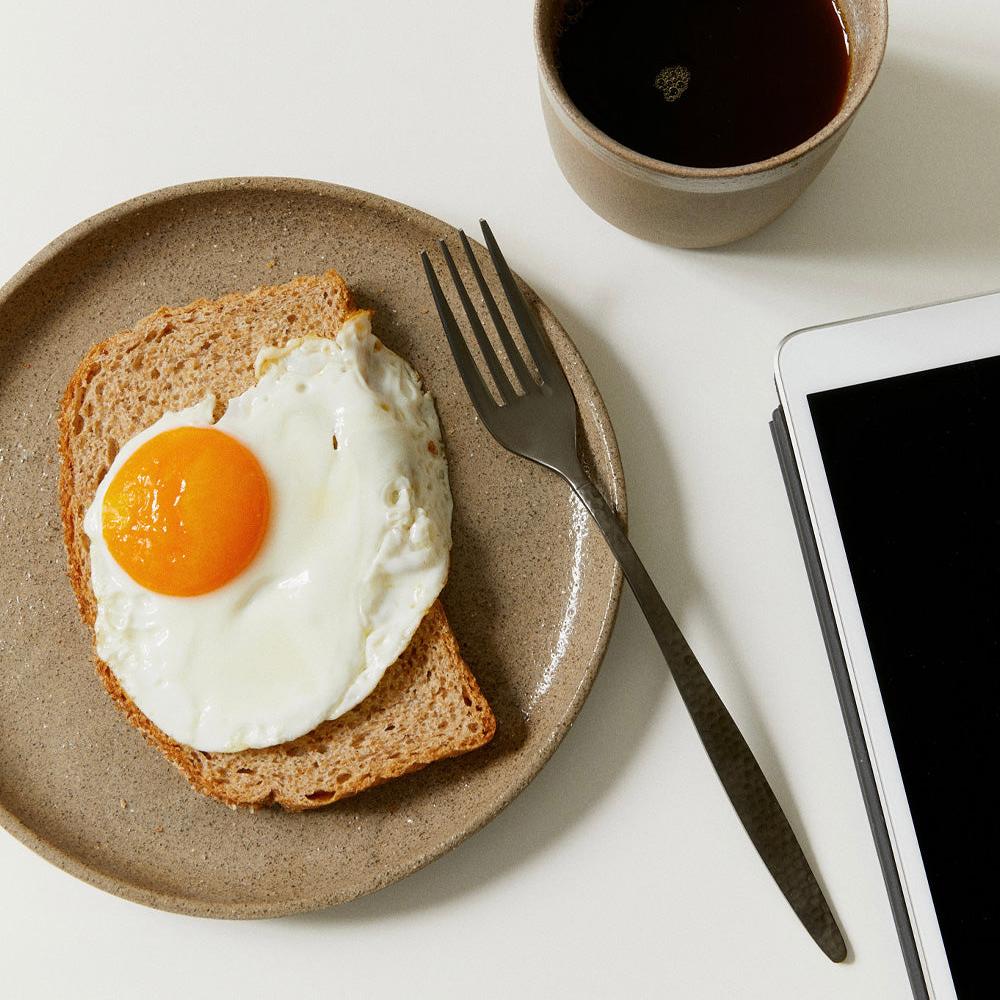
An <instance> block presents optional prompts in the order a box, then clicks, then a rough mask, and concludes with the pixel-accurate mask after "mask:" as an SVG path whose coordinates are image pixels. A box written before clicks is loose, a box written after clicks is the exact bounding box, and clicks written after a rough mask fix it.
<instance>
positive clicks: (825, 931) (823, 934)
mask: <svg viewBox="0 0 1000 1000" xmlns="http://www.w3.org/2000/svg"><path fill="white" fill-rule="evenodd" d="M480 225H481V226H482V229H483V236H484V237H485V240H486V248H487V250H488V252H489V256H490V258H491V260H492V262H493V267H494V269H495V271H496V275H497V278H498V279H499V281H500V285H501V287H502V289H503V293H504V296H505V297H506V300H507V305H508V306H509V308H510V311H511V313H512V315H513V317H514V320H515V322H516V324H517V327H518V329H519V330H520V333H521V337H522V339H523V341H524V345H525V347H526V348H527V351H528V356H527V357H526V356H525V355H524V354H523V353H522V351H521V349H520V348H519V347H518V345H517V344H516V343H515V341H514V337H513V336H512V334H511V332H510V329H509V328H508V326H507V324H506V322H505V320H504V318H503V316H502V314H501V312H500V309H499V307H498V306H497V302H496V299H495V298H494V297H493V294H492V292H491V291H490V288H489V285H488V284H487V282H486V279H485V278H484V276H483V272H482V270H481V269H480V267H479V263H478V261H477V259H476V255H475V253H474V252H473V249H472V246H471V244H470V243H469V240H468V238H467V237H466V235H465V233H464V232H463V231H462V230H459V233H458V236H459V239H460V241H461V244H462V248H463V249H464V251H465V256H466V258H467V259H468V263H469V268H470V270H471V272H472V275H473V277H474V278H475V282H476V285H477V286H478V288H479V293H480V296H481V297H482V301H483V303H484V304H485V306H486V311H487V312H488V313H489V315H490V319H491V320H492V323H493V326H494V328H495V330H496V333H497V337H498V338H499V341H500V345H501V347H502V348H503V352H504V355H505V356H506V360H507V363H508V365H509V368H510V371H511V373H512V374H513V376H514V379H513V381H512V380H511V378H510V377H509V376H508V374H507V371H506V370H505V368H504V365H503V363H502V362H501V360H500V357H499V356H498V354H497V352H496V350H495V349H494V347H493V344H492V342H491V340H490V338H489V336H488V335H487V333H486V329H485V327H484V325H483V321H482V320H481V319H480V316H479V314H478V312H477V310H476V307H475V306H474V305H473V302H472V299H471V297H470V295H469V292H468V290H467V288H466V286H465V283H464V282H463V280H462V277H461V275H460V274H459V272H458V268H457V266H456V265H455V261H454V258H453V257H452V255H451V251H450V250H449V249H448V245H447V243H446V242H445V241H444V240H439V241H438V245H439V246H440V248H441V254H442V256H443V258H444V262H445V265H446V266H447V269H448V272H449V274H450V276H451V280H452V283H453V284H454V286H455V291H456V293H457V294H458V298H459V301H460V302H461V305H462V308H463V310H464V312H465V315H466V317H467V319H468V322H469V326H470V328H471V330H472V334H473V337H474V339H475V342H476V344H477V345H478V348H479V352H480V354H481V355H482V358H483V361H484V362H485V365H486V369H487V371H488V372H489V375H490V378H491V379H492V382H493V385H494V387H495V390H496V392H497V394H498V395H499V397H500V402H497V401H496V399H495V398H494V395H493V393H492V392H491V391H490V388H489V386H488V385H487V382H486V380H485V379H484V377H483V375H482V374H481V372H480V369H479V367H478V366H477V364H476V362H475V360H474V359H473V355H472V352H471V351H470V349H469V345H468V344H467V343H466V339H465V336H464V334H463V332H462V329H461V327H460V326H459V324H458V322H457V321H456V319H455V316H454V313H453V312H452V310H451V307H450V305H449V304H448V300H447V298H446V297H445V294H444V291H443V290H442V288H441V284H440V282H439V281H438V277H437V274H436V272H435V270H434V267H433V265H432V264H431V261H430V258H429V257H428V255H427V251H426V250H424V251H421V254H420V258H421V260H422V262H423V266H424V271H425V273H426V275H427V281H428V284H429V285H430V289H431V294H432V296H433V298H434V304H435V306H436V307H437V312H438V316H439V317H440V319H441V325H442V326H443V327H444V332H445V335H446V337H447V338H448V344H449V346H450V348H451V353H452V355H453V356H454V359H455V364H456V365H457V367H458V371H459V374H460V375H461V377H462V381H463V382H464V383H465V388H466V389H467V390H468V393H469V397H470V399H471V400H472V404H473V406H474V407H475V410H476V412H477V413H478V414H479V418H480V420H482V422H483V424H484V425H485V426H486V429H487V430H488V431H489V432H490V433H491V434H492V435H493V437H494V438H496V440H497V441H498V442H499V443H500V444H501V445H503V447H504V448H506V449H507V450H508V451H512V452H514V454H516V455H520V456H522V457H523V458H527V459H530V460H531V461H533V462H537V463H538V464H539V465H543V466H545V467H546V468H549V469H551V470H552V471H553V472H556V473H558V474H559V475H560V476H562V478H563V479H565V480H566V482H567V483H568V484H569V486H570V488H571V489H572V490H573V492H574V493H575V494H576V496H577V497H578V498H579V499H580V501H581V502H582V503H583V505H584V506H585V507H586V508H587V510H588V511H589V512H590V514H591V516H592V517H593V519H594V521H595V523H596V524H597V526H598V527H599V528H600V529H601V531H602V533H603V534H604V537H605V539H606V540H607V543H608V545H609V546H610V548H611V551H612V552H613V553H614V555H615V558H616V559H617V560H618V563H619V565H620V566H621V568H622V571H623V573H624V574H625V578H626V580H628V582H629V585H630V586H631V588H632V591H633V593H634V594H635V597H636V600H637V601H638V603H639V607H640V608H641V609H642V612H643V614H644V615H645V616H646V620H647V621H648V622H649V626H650V628H651V629H652V630H653V634H654V635H655V637H656V641H657V643H658V644H659V646H660V650H661V651H662V653H663V656H664V659H665V660H666V661H667V666H668V667H669V668H670V670H671V673H672V674H673V677H674V680H675V681H676V684H677V689H678V691H679V692H680V695H681V699H682V700H683V702H684V704H685V706H686V707H687V710H688V712H689V713H690V715H691V718H692V720H693V722H694V725H695V729H696V730H697V732H698V736H699V737H700V739H701V742H702V744H703V745H704V747H705V750H706V751H707V753H708V756H709V759H710V760H711V762H712V765H713V766H714V768H715V771H716V773H717V774H718V776H719V779H720V781H721V782H722V786H723V788H724V789H725V791H726V794H727V795H728V796H729V799H730V801H731V802H732V804H733V807H734V808H735V810H736V814H737V816H739V818H740V821H741V822H742V824H743V826H744V828H745V829H746V832H747V834H748V835H749V837H750V840H751V841H752V842H753V844H754V846H755V847H756V849H757V851H758V853H759V854H760V856H761V858H762V860H763V861H764V864H765V865H766V866H767V869H768V871H769V872H770V873H771V875H772V877H773V878H774V880H775V882H776V883H777V884H778V887H779V888H780V889H781V891H782V892H783V893H784V895H785V898H786V899H787V900H788V902H789V904H790V905H791V907H792V909H793V910H794V911H795V913H796V915H797V916H798V917H799V920H800V921H801V922H802V924H803V925H804V926H805V928H806V930H808V932H809V933H810V935H811V936H812V937H813V939H814V940H815V941H816V943H817V944H818V945H819V947H820V948H821V949H822V950H823V952H824V953H825V954H826V955H827V957H829V958H830V959H831V960H832V961H834V962H841V961H843V960H844V958H846V956H847V945H846V944H845V942H844V938H843V935H842V934H841V932H840V929H839V927H838V926H837V922H836V920H835V919H834V916H833V913H832V912H831V911H830V907H829V904H828V903H827V901H826V898H825V897H824V895H823V891H822V889H821V888H820V887H819V884H818V882H817V881H816V877H815V876H814V875H813V872H812V870H811V869H810V867H809V863H808V861H807V860H806V858H805V855H804V854H803V853H802V848H801V847H800V846H799V843H798V840H797V839H796V837H795V833H794V831H793V830H792V828H791V826H790V824H789V822H788V819H787V818H786V817H785V814H784V812H783V811H782V809H781V806H780V805H779V804H778V800H777V799H776V798H775V795H774V792H773V791H772V790H771V786H770V785H769V784H768V782H767V779H766V778H765V777H764V773H763V772H762V771H761V769H760V765H759V764H758V763H757V760H756V759H755V757H754V756H753V753H752V752H751V750H750V747H749V746H748V745H747V742H746V740H745V739H744V738H743V734H742V733H741V732H740V730H739V728H738V727H737V725H736V723H735V722H734V721H733V717H732V716H731V715H730V714H729V711H728V709H727V708H726V706H725V705H724V704H723V702H722V699H721V698H720V697H719V695H718V693H717V692H716V690H715V688H714V687H713V686H712V682H711V681H710V680H709V679H708V677H707V676H706V675H705V672H704V670H702V668H701V665H700V664H699V663H698V659H697V657H696V656H695V655H694V653H693V652H692V651H691V647H690V646H689V645H688V643H687V640H685V638H684V636H683V635H682V634H681V632H680V629H679V628H678V627H677V624H676V622H675V621H674V619H673V616H672V615H671V614H670V611H669V610H668V609H667V606H666V604H664V602H663V598H662V597H660V594H659V592H658V591H657V589H656V587H655V585H654V584H653V581H652V580H651V579H650V576H649V574H648V573H647V572H646V569H645V567H644V566H643V565H642V562H641V561H640V560H639V557H638V555H637V554H636V551H635V549H634V548H632V543H631V542H630V541H629V539H628V535H627V534H626V532H625V529H624V528H623V527H622V526H621V523H620V522H619V520H618V518H617V516H616V515H615V512H614V511H613V510H612V508H611V507H610V506H609V505H608V503H607V501H606V500H605V499H604V496H603V494H602V493H601V491H600V489H598V487H597V485H596V484H595V483H594V482H593V480H592V479H591V478H590V477H589V476H588V475H587V474H586V473H585V472H584V470H583V467H582V465H581V463H580V459H579V456H578V453H577V437H576V435H577V406H576V399H575V398H574V396H573V390H572V389H571V388H570V385H569V382H568V381H567V379H566V374H565V372H564V371H563V368H562V365H561V364H560V363H559V360H558V358H557V357H556V356H555V353H554V352H553V350H552V346H551V344H550V343H549V341H548V338H547V336H546V335H545V332H544V330H543V329H542V326H541V324H540V323H539V321H538V319H537V317H536V316H535V314H534V311H533V310H532V309H531V308H530V307H529V305H528V303H527V301H526V300H525V298H524V296H523V295H522V294H521V290H520V288H518V285H517V281H516V280H515V278H514V275H513V274H512V273H511V271H510V268H509V267H508V266H507V262H506V260H504V257H503V254H502V253H501V252H500V247H499V246H498V245H497V242H496V239H495V238H494V236H493V233H492V231H491V230H490V227H489V225H488V224H487V222H486V220H485V219H483V220H480ZM529 358H530V360H531V361H532V362H534V367H535V369H536V372H537V375H536V374H534V373H533V372H532V370H531V368H530V367H529V361H528V359H529ZM515 383H516V384H515Z"/></svg>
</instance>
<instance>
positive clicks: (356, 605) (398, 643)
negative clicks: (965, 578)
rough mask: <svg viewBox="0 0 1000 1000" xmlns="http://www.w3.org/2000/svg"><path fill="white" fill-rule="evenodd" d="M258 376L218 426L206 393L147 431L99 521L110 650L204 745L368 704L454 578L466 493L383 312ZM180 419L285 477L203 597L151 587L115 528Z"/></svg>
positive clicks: (277, 739)
mask: <svg viewBox="0 0 1000 1000" xmlns="http://www.w3.org/2000/svg"><path fill="white" fill-rule="evenodd" d="M257 374H258V381H257V384H256V385H254V386H253V387H252V388H250V389H248V390H247V391H246V392H244V393H243V394H242V395H240V396H237V397H236V398H234V399H232V400H230V401H229V404H228V406H227V408H226V411H225V413H224V414H223V416H222V417H221V418H220V419H219V420H218V421H217V422H215V423H213V420H212V412H213V408H214V405H215V400H214V398H213V397H212V396H206V397H205V398H204V399H203V400H202V401H201V402H199V403H197V404H196V405H194V406H192V407H189V408H188V409H185V410H182V411H180V412H177V413H166V414H164V415H163V417H161V418H160V419H159V420H157V421H156V423H154V424H152V425H151V426H150V427H148V428H147V429H146V430H144V431H142V432H141V433H139V434H137V435H136V436H135V437H134V438H132V440H131V441H129V442H128V444H126V445H125V446H124V447H123V448H122V449H121V451H120V452H119V454H118V455H117V457H116V458H115V461H114V463H113V465H112V466H111V468H110V469H109V470H108V472H107V474H106V475H105V476H104V478H103V479H102V481H101V484H100V485H99V487H98V489H97V493H96V495H95V497H94V500H93V502H92V504H91V506H90V508H89V509H88V511H87V514H86V517H85V519H84V530H85V532H86V534H87V536H88V538H89V539H90V562H91V583H92V586H93V590H94V594H95V596H96V598H97V621H96V625H95V628H96V634H97V653H98V655H99V656H100V657H101V659H102V660H104V661H105V662H106V663H107V664H108V666H109V667H110V668H111V670H112V671H113V672H114V674H115V676H116V677H117V678H118V680H119V681H120V682H121V685H122V687H123V688H124V689H125V691H126V692H127V693H128V695H129V697H131V698H132V700H133V701H134V702H135V703H136V705H138V707H139V708H140V709H141V710H142V711H143V712H144V713H145V714H146V715H147V716H148V717H149V718H150V719H151V720H152V721H153V722H154V723H155V724H156V725H157V726H159V727H160V729H162V730H163V731H164V732H165V733H167V734H168V735H169V736H171V737H173V738H174V739H175V740H177V741H178V742H180V743H184V744H186V745H188V746H192V747H195V748H197V749H199V750H205V751H221V752H228V751H235V750H241V749H244V748H246V747H267V746H273V745H275V744H278V743H282V742H284V741H286V740H290V739H294V738H295V737H297V736H301V735H302V734H304V733H307V732H309V731H310V730H311V729H313V728H315V727H316V726H317V725H318V724H319V723H320V722H322V721H324V720H325V719H335V718H337V717H338V716H340V715H342V714H343V713H344V712H347V711H348V710H350V709H351V708H353V707H354V706H355V705H357V704H358V703H359V702H360V701H361V700H362V699H364V698H365V697H366V696H367V695H368V694H370V693H371V691H372V690H373V689H374V688H375V686H376V685H377V684H378V682H379V680H380V679H381V677H382V675H383V674H384V672H385V670H386V668H387V667H389V666H390V665H391V664H392V663H393V662H394V661H395V660H396V659H397V657H398V656H399V655H400V654H401V653H402V652H403V650H404V649H405V648H406V646H407V645H408V644H409V642H410V639H411V638H412V637H413V634H414V632H415V631H416V629H417V626H418V625H419V624H420V621H421V619H422V618H423V616H424V614H425V613H426V611H427V610H428V608H429V607H430V605H431V604H432V603H433V602H434V600H435V598H436V597H437V596H438V594H439V593H440V591H441V588H442V587H443V586H444V583H445V579H446V577H447V574H448V559H449V552H450V548H451V511H452V502H451V493H450V490H449V486H448V471H447V466H446V464H445V460H444V450H443V447H442V444H441V431H440V427H439V425H438V419H437V414H436V412H435V410H434V403H433V401H432V399H431V397H430V395H429V394H428V393H425V392H424V391H423V389H422V388H421V385H420V382H419V379H418V377H417V375H416V373H415V372H414V371H413V369H412V368H411V367H410V366H409V365H408V364H407V363H406V362H405V361H403V359H402V358H400V357H399V356H398V355H396V354H393V353H392V352H391V351H389V350H388V349H386V348H385V347H383V346H382V344H381V343H380V342H379V341H378V339H377V338H376V337H375V336H374V335H373V334H372V332H371V327H370V322H369V318H368V316H367V314H356V315H355V316H354V317H352V318H351V319H349V320H348V321H347V322H346V323H345V325H344V326H343V327H342V328H341V330H340V331H339V332H338V334H337V336H336V338H335V339H333V340H329V339H322V338H317V337H309V338H304V339H300V340H297V341H292V342H291V343H289V344H288V345H287V346H285V347H282V348H272V349H267V350H265V351H262V352H261V355H260V356H259V357H258V359H257ZM182 426H190V427H208V426H215V427H217V428H218V429H219V430H222V431H225V432H226V433H227V434H230V435H232V436H233V437H234V438H236V439H238V440H239V441H241V442H242V443H243V444H245V445H246V446H247V447H248V448H249V449H250V450H251V451H252V452H253V453H254V455H255V456H256V457H257V460H258V461H259V462H260V463H261V466H262V467H263V469H264V471H265V473H266V474H267V478H268V482H269V485H270V490H271V517H270V521H269V524H268V530H267V535H266V537H265V539H264V543H263V545H262V546H261V549H260V551H259V552H258V554H257V555H256V557H255V558H254V560H253V562H252V563H251V564H250V566H249V567H248V568H247V569H246V570H244V571H243V572H242V573H241V574H240V575H238V576H237V577H236V578H235V579H233V580H231V581H230V582H229V583H227V584H226V585H225V586H223V587H221V588H219V589H217V590H214V591H212V592H210V593H208V594H204V595H201V596H198V597H170V596H165V595H163V594H157V593H154V592H152V591H149V590H147V589H145V588H144V587H142V586H140V585H139V584H138V583H136V582H135V581H134V580H133V579H132V578H131V577H130V576H129V575H128V574H127V573H126V572H125V571H124V570H123V569H122V568H121V567H120V566H119V565H118V563H117V562H116V561H115V559H114V557H113V556H112V555H111V553H110V551H109V550H108V547H107V545H106V543H105V541H104V537H103V534H102V525H101V514H102V507H103V503H104V495H105V493H106V492H107V488H108V485H109V483H110V482H111V481H112V480H113V479H114V477H115V475H116V474H117V472H118V470H119V469H120V468H121V466H122V464H123V463H124V462H125V461H127V459H128V458H129V456H130V455H132V454H133V453H134V452H135V450H136V449H137V448H138V447H139V446H141V445H142V444H144V443H145V442H146V441H148V440H150V439H151V438H153V437H155V436H156V435H157V434H159V433H161V432H163V431H166V430H170V429H172V428H175V427H182ZM334 439H335V440H336V447H334ZM429 446H430V447H429Z"/></svg>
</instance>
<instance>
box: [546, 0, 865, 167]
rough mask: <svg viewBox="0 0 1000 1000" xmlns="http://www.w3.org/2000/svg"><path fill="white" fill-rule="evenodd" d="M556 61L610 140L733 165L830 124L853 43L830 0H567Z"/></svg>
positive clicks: (690, 160) (658, 154)
mask: <svg viewBox="0 0 1000 1000" xmlns="http://www.w3.org/2000/svg"><path fill="white" fill-rule="evenodd" d="M556 62H557V67H558V71H559V76H560V78H561V79H562V81H563V84H564V85H565V87H566V91H567V92H568V94H569V96H570V98H571V99H572V100H573V103H574V104H576V106H577V107H578V108H579V109H580V110H581V111H582V112H583V114H584V115H586V117H587V118H589V119H590V121H592V122H593V123H594V124H595V125H596V126H597V127H598V128H599V129H601V131H603V132H606V133H607V134H608V135H609V136H611V138H613V139H616V140H617V141H618V142H620V143H622V144H623V145H625V146H628V147H630V148H631V149H634V150H635V151H636V152H639V153H643V154H645V155H646V156H652V157H654V158H655V159H657V160H665V161H667V162H668V163H679V164H684V165H685V166H691V167H730V166H737V165H739V164H743V163H753V162H754V161H756V160H766V159H767V158H768V157H770V156H774V155H775V154H776V153H781V152H783V151H784V150H786V149H791V148H792V147H793V146H797V145H798V144H799V143H800V142H802V141H803V140H805V139H807V138H809V136H811V135H813V134H814V133H815V132H818V131H819V130H820V129H821V128H822V127H823V126H824V125H826V124H827V123H828V122H829V121H830V119H831V118H833V117H834V115H836V113H837V112H838V111H839V110H840V105H841V104H842V103H843V100H844V94H845V92H846V90H847V77H848V73H849V71H850V47H849V42H848V37H847V32H846V31H845V29H844V24H843V22H842V20H841V17H840V12H839V11H838V10H837V7H836V5H835V4H834V3H833V0H661V2H653V0H647V2H642V0H569V2H568V3H567V16H566V19H565V22H564V26H563V28H562V31H561V33H560V36H559V39H558V41H557V47H556Z"/></svg>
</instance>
